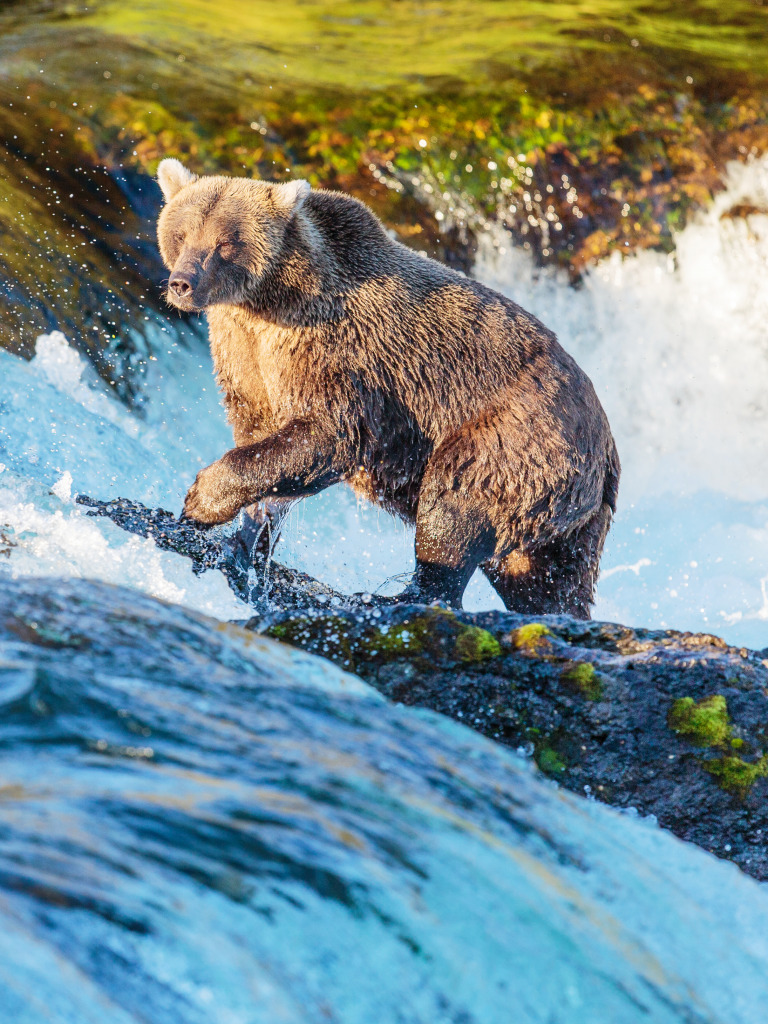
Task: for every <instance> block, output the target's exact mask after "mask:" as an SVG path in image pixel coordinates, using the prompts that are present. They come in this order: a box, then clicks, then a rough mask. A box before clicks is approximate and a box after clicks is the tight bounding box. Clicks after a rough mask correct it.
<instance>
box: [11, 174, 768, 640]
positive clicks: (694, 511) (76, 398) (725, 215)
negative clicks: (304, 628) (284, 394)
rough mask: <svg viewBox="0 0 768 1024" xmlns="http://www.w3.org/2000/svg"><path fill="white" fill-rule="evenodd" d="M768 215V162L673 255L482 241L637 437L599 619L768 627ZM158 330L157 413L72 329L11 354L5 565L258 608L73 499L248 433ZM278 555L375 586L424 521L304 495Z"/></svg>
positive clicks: (194, 347) (167, 468) (497, 275)
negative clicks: (115, 380)
mask: <svg viewBox="0 0 768 1024" xmlns="http://www.w3.org/2000/svg"><path fill="white" fill-rule="evenodd" d="M765 211H768V160H762V161H759V160H753V161H750V162H748V163H745V164H734V165H731V166H730V167H729V170H728V177H727V182H726V188H725V189H724V191H723V192H722V193H720V194H719V195H718V196H717V198H716V200H715V201H714V203H713V205H712V207H711V208H710V209H709V210H708V211H707V212H706V213H705V214H702V215H701V216H700V217H699V218H698V219H697V220H696V221H695V222H694V223H692V224H691V225H689V226H688V227H687V228H686V229H685V230H684V231H683V232H681V234H680V235H679V237H678V240H677V252H676V254H675V256H674V257H666V256H663V255H660V254H658V253H650V252H647V253H641V254H639V255H635V256H632V257H628V258H626V259H624V260H622V259H620V258H618V257H614V258H612V259H610V260H607V261H606V262H605V263H602V264H600V265H599V266H597V267H596V268H595V269H593V270H592V271H591V272H590V273H589V274H587V276H586V278H585V281H584V284H583V286H582V287H581V288H580V289H577V290H574V289H573V288H571V287H569V286H568V285H567V283H566V281H565V279H564V278H563V277H561V276H559V275H558V274H557V273H554V272H551V271H539V272H536V271H535V270H534V268H533V265H532V263H531V261H530V258H529V257H528V256H527V254H525V253H524V252H522V251H521V250H519V249H510V248H508V245H507V236H506V235H505V234H504V233H503V231H502V230H501V229H498V230H494V231H491V230H489V231H488V232H487V233H486V234H485V236H484V237H483V239H482V240H481V242H482V245H481V250H480V254H479V257H478V262H477V267H476V274H477V276H478V277H480V278H482V279H483V280H484V281H486V282H488V283H489V284H491V285H493V286H495V287H497V288H499V289H500V290H502V291H505V292H507V293H508V294H510V295H512V296H513V297H514V298H515V299H516V300H517V301H519V302H520V303H522V304H523V305H524V306H526V307H528V308H530V309H531V310H532V311H533V312H535V313H537V314H538V315H539V316H540V317H541V318H542V319H543V320H544V321H545V322H546V323H547V324H549V325H550V326H552V327H553V328H554V329H555V330H557V332H558V334H559V336H560V338H561V340H562V342H563V344H564V345H565V347H566V348H568V349H569V350H570V351H571V352H573V354H574V355H575V356H576V358H577V359H578V360H579V362H580V363H581V364H582V365H583V366H584V367H585V369H586V370H587V371H588V373H589V374H590V376H591V377H592V379H593V380H594V382H595V385H596V387H597V390H598V392H599V394H600V397H601V399H602V401H603V402H604V404H605V406H606V409H607V411H608V413H609V416H610V419H611V422H612V425H613V428H614V431H615V434H616V436H617V440H618V443H619V448H620V452H621V456H622V461H623V464H624V475H623V479H622V489H621V495H620V507H619V515H618V517H617V520H616V523H615V525H614V528H613V531H612V533H611V534H610V536H609V541H608V545H607V548H606V553H605V558H604V562H603V566H604V569H605V570H606V571H605V574H604V576H603V579H602V581H601V583H600V585H599V588H598V603H597V606H596V609H595V614H596V616H598V617H603V618H607V619H613V620H617V621H624V622H627V623H630V624H637V625H647V626H659V627H676V628H681V629H691V630H705V631H714V632H717V633H720V634H721V635H723V636H724V637H725V638H726V639H728V640H729V641H731V642H732V643H743V644H748V645H751V646H755V647H758V648H759V647H763V646H765V644H766V643H768V634H767V633H766V621H768V619H767V618H766V615H767V613H766V601H765V588H766V586H768V474H766V472H765V466H766V465H768V399H766V395H768V334H767V333H766V328H765V324H766V322H768V289H767V288H766V284H765V282H766V280H768V274H767V273H766V272H767V271H768V214H767V213H766V212H765ZM161 340H162V342H163V343H162V344H158V343H157V342H160V341H161ZM153 347H154V349H155V350H156V351H157V352H158V357H159V358H158V359H157V360H155V361H151V362H150V364H149V371H148V379H147V385H146V391H145V395H144V399H145V400H144V410H143V418H138V417H137V416H135V415H133V414H132V413H130V412H128V411H126V410H125V409H124V408H123V407H122V406H120V405H119V404H118V403H117V402H115V400H114V399H113V398H112V397H111V396H110V395H109V394H108V393H107V392H106V391H104V390H101V389H100V385H99V384H98V381H97V380H96V379H95V375H93V374H92V372H91V371H90V370H89V368H88V367H87V364H86V363H85V362H84V360H82V359H81V357H79V356H78V355H77V354H76V353H75V352H74V351H73V350H72V349H70V348H69V347H68V346H67V345H66V342H65V340H64V339H63V337H62V336H61V335H50V336H44V337H43V338H41V339H40V341H39V343H38V349H37V355H36V357H35V359H34V360H33V361H32V363H31V364H25V363H23V362H21V361H20V360H18V359H16V358H14V357H13V356H11V355H9V354H8V353H5V352H2V353H0V366H1V367H2V369H3V372H4V374H5V379H6V380H7V382H8V383H7V389H6V396H10V395H13V396H14V397H13V400H11V399H10V398H8V397H6V399H5V400H4V401H3V402H2V404H0V460H1V461H2V463H3V464H4V466H5V467H6V468H5V470H4V472H3V473H2V474H0V525H1V524H5V526H4V527H3V529H4V533H5V536H6V537H7V538H8V539H9V540H10V541H11V544H10V546H8V547H7V552H8V559H7V568H8V569H9V570H10V571H11V572H14V573H18V574H27V573H40V572H47V573H59V574H72V575H87V576H96V577H99V578H102V579H107V580H110V581H113V582H127V583H131V585H134V586H139V587H141V588H143V589H147V590H148V591H149V592H150V593H154V594H157V595H158V596H164V597H166V598H169V599H172V600H179V601H183V602H185V603H187V604H190V605H192V606H194V607H197V608H199V609H201V610H205V611H208V612H211V613H213V614H217V615H220V616H222V617H230V618H231V617H241V616H242V615H243V614H244V611H243V608H242V606H240V605H239V604H238V603H237V602H235V601H234V599H233V598H232V597H230V596H229V595H228V593H227V591H226V587H225V585H224V583H223V581H221V580H217V579H216V577H215V574H207V575H205V576H203V577H202V578H200V579H196V578H194V577H193V576H192V574H191V573H190V571H189V568H188V566H186V565H184V564H183V563H182V562H181V561H180V560H179V559H177V558H176V557H175V556H173V555H169V554H163V553H160V552H158V551H157V550H156V549H155V548H154V545H153V544H152V542H151V541H138V540H136V539H135V538H134V539H130V540H129V539H127V538H125V537H123V536H121V535H120V534H119V532H118V531H117V530H116V529H115V528H114V527H111V526H109V525H108V524H98V525H97V524H94V523H93V521H91V520H86V519H84V518H83V515H82V512H80V511H79V510H77V509H75V508H73V507H72V505H71V504H70V503H69V502H68V501H67V500H66V494H65V491H66V487H65V486H64V484H62V483H61V481H62V476H63V474H65V473H69V475H70V476H71V478H72V485H71V486H72V490H73V491H75V492H76V491H83V492H86V493H89V494H92V495H93V496H95V497H101V498H109V497H115V496H117V495H124V496H126V497H130V498H134V499H137V500H142V501H145V502H147V503H150V504H159V505H162V506H164V507H169V508H172V509H178V508H180V506H181V502H182V498H183V495H184V492H185V489H186V487H187V486H188V485H189V483H190V482H191V481H192V479H193V478H194V474H195V473H196V471H197V469H198V468H200V467H201V466H202V465H205V464H207V463H208V462H210V461H212V460H213V459H215V458H217V457H218V456H219V455H220V454H222V453H223V452H224V451H225V450H226V449H227V448H228V447H230V445H231V443H232V441H231V435H230V433H229V430H228V428H227V426H226V423H225V419H224V414H223V410H222V409H221V405H220V402H219V399H218V395H217V393H216V389H215V385H214V383H213V379H212V376H211V368H210V357H209V355H208V353H207V351H205V350H204V349H203V348H202V347H201V345H200V342H199V340H197V339H195V338H192V339H190V340H189V341H188V342H187V344H186V345H184V346H181V345H179V344H177V343H175V342H174V341H173V340H172V338H171V335H170V334H162V335H159V337H158V339H157V340H156V343H155V344H154V346H153ZM51 489H53V493H51ZM4 550H6V549H4ZM278 557H279V559H280V561H282V562H284V563H285V564H287V565H290V566H293V567H295V568H298V569H301V570H304V571H306V572H309V573H311V574H312V575H314V576H316V577H318V578H319V579H322V580H324V581H325V582H327V583H329V584H330V585H331V586H333V587H335V588H336V589H339V590H346V591H350V592H351V591H360V590H363V591H370V592H374V591H377V590H378V589H379V588H380V587H381V584H382V581H384V580H386V579H388V578H390V577H391V578H393V579H396V578H397V577H398V576H399V575H401V574H402V573H404V572H408V571H409V570H411V569H412V566H413V535H412V532H411V531H410V530H409V529H407V528H405V527H403V526H402V525H401V524H399V523H396V522H395V521H394V520H392V519H391V518H390V517H389V516H387V515H386V513H383V512H381V511H380V510H378V509H375V508H370V507H365V506H362V505H360V503H359V502H358V501H357V500H356V499H355V497H354V496H353V495H352V494H351V493H350V492H349V491H347V490H346V489H344V488H333V489H331V490H330V491H327V492H325V493H324V494H321V495H318V496H317V497H315V498H311V499H309V500H307V501H304V502H301V503H300V504H299V505H298V506H297V507H296V508H295V509H294V511H293V512H292V513H291V516H290V518H289V521H288V523H287V525H286V527H285V531H284V535H283V540H282V542H281V544H280V546H279V547H278ZM398 589H399V586H398V585H397V583H394V584H392V585H391V586H390V587H389V588H388V591H394V592H396V591H397V590H398ZM465 604H466V606H467V607H470V608H474V609H477V608H483V607H485V608H487V607H498V599H497V597H496V595H495V594H494V593H493V591H492V590H491V589H490V587H489V585H488V584H487V583H486V581H485V580H484V579H483V578H482V577H481V576H480V575H479V574H478V575H477V576H476V577H475V579H474V580H473V581H472V583H471V584H470V587H469V588H468V591H467V595H466V598H465Z"/></svg>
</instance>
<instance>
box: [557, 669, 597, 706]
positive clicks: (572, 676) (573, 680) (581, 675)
mask: <svg viewBox="0 0 768 1024" xmlns="http://www.w3.org/2000/svg"><path fill="white" fill-rule="evenodd" d="M560 680H561V682H563V683H565V685H566V686H567V687H568V688H569V689H573V690H576V691H577V692H578V693H580V694H581V695H582V696H584V697H586V698H587V700H600V698H601V697H602V696H603V684H602V683H601V682H600V679H599V677H598V675H597V672H595V666H594V665H593V664H592V663H591V662H589V661H578V662H576V663H575V664H573V665H571V667H570V668H566V669H565V670H564V671H563V672H562V673H561V674H560Z"/></svg>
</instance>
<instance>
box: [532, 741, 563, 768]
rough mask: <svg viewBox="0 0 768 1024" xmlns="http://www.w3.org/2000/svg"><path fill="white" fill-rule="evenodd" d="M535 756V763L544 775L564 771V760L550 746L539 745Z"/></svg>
mask: <svg viewBox="0 0 768 1024" xmlns="http://www.w3.org/2000/svg"><path fill="white" fill-rule="evenodd" d="M535 756H536V764H537V765H538V766H539V768H541V770H542V771H543V772H544V773H545V774H546V775H559V774H560V773H561V772H564V771H565V768H566V765H565V761H564V760H563V759H562V757H560V755H559V754H558V752H557V751H556V750H553V748H552V747H549V746H542V747H540V748H539V750H537V751H536V755H535Z"/></svg>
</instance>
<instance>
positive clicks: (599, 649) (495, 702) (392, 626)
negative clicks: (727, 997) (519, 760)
mask: <svg viewBox="0 0 768 1024" xmlns="http://www.w3.org/2000/svg"><path fill="white" fill-rule="evenodd" d="M248 626H249V627H250V628H253V629H256V630H258V631H259V632H263V633H265V634H266V635H267V636H271V637H274V638H276V639H279V640H282V641H283V642H285V643H288V644H292V645H293V646H296V647H301V648H303V649H304V650H306V651H311V652H312V653H315V654H320V655H322V656H323V657H325V658H329V659H330V660H331V661H334V662H335V663H336V664H338V665H340V666H342V667H343V668H345V669H347V671H351V672H354V673H355V674H356V675H358V676H360V677H361V678H362V679H364V680H365V681H366V682H368V683H370V684H371V685H372V686H374V687H376V689H377V690H379V691H380V692H381V693H383V694H384V695H385V696H386V697H388V698H390V699H391V700H395V701H399V702H401V703H403V704H408V705H416V706H420V707H426V708H431V709H432V710H434V711H439V712H441V713H442V714H444V715H449V716H450V717H451V718H454V719H456V720H457V721H460V722H463V723H464V724H465V725H469V726H471V727H472V728H473V729H475V730H477V731H478V732H481V733H483V734H484V735H486V736H488V737H490V738H491V739H494V740H496V741H497V742H498V743H503V744H506V745H507V746H511V747H513V748H516V749H518V750H519V749H522V750H524V751H525V752H526V753H528V754H529V755H530V756H532V757H533V758H534V759H535V761H536V763H537V764H538V766H539V768H540V769H541V770H542V771H543V772H544V773H545V774H547V775H548V776H550V777H551V778H553V779H556V780H557V782H558V783H559V784H560V785H561V786H563V787H565V788H566V789H569V790H572V791H573V792H576V793H580V794H586V795H587V796H589V797H594V798H595V799H597V800H600V801H603V802H604V803H608V804H612V805H613V806H616V807H622V808H627V809H629V808H634V809H635V810H636V811H637V813H638V814H640V815H653V816H654V817H655V818H656V819H657V820H658V822H659V824H660V825H662V826H663V827H664V828H667V829H669V830H670V831H671V832H673V833H674V834H675V835H677V836H679V837H680V838H682V839H686V840H689V841H690V842H693V843H696V844H697V845H698V846H701V847H703V848H704V849H706V850H709V851H710V852H712V853H714V854H716V855H717V856H718V857H723V858H727V859H729V860H733V861H735V862H736V863H737V864H738V865H739V866H740V867H741V868H742V869H743V870H744V871H746V872H748V873H749V874H751V875H754V876H755V877H756V878H760V879H764V878H767V877H768V844H767V843H766V839H768V698H767V697H766V693H767V692H768V650H766V651H763V652H754V651H748V650H746V649H744V648H741V649H737V648H733V647H729V646H728V645H727V644H726V643H725V642H724V641H722V640H720V639H718V638H717V637H715V636H709V635H705V634H691V633H679V632H675V631H673V630H644V629H631V628H629V627H627V626H620V625H616V624H614V623H610V622H580V621H577V620H575V619H570V618H566V617H563V616H545V617H543V618H541V619H536V620H532V619H530V618H527V617H523V616H520V615H514V614H509V613H506V614H505V613H501V612H485V613H482V614H471V613H468V612H462V611H459V612H453V611H451V610H449V609H447V608H442V607H439V606H432V607H424V606H411V605H398V606H394V607H376V608H369V609H334V610H332V611H328V610H325V611H319V612H318V611H314V612H313V611H306V612H302V613H300V614H299V613H297V612H296V611H284V612H282V613H279V614H277V615H273V616H268V617H257V618H254V619H252V620H251V621H250V622H249V623H248Z"/></svg>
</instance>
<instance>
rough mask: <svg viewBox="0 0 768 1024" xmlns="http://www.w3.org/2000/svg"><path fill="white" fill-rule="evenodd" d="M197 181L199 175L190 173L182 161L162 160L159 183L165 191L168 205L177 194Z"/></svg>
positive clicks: (159, 168)
mask: <svg viewBox="0 0 768 1024" xmlns="http://www.w3.org/2000/svg"><path fill="white" fill-rule="evenodd" d="M193 181H197V175H196V174H193V173H192V171H188V170H187V168H186V167H185V166H184V164H183V163H182V162H181V160H174V159H172V158H169V159H168V160H161V161H160V166H159V167H158V168H157V183H158V185H159V186H160V188H161V189H162V190H163V196H164V197H165V201H166V203H169V202H170V201H171V200H172V199H173V197H174V196H175V195H176V193H177V192H180V191H181V190H182V189H183V188H184V186H185V185H189V184H191V183H192V182H193Z"/></svg>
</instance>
